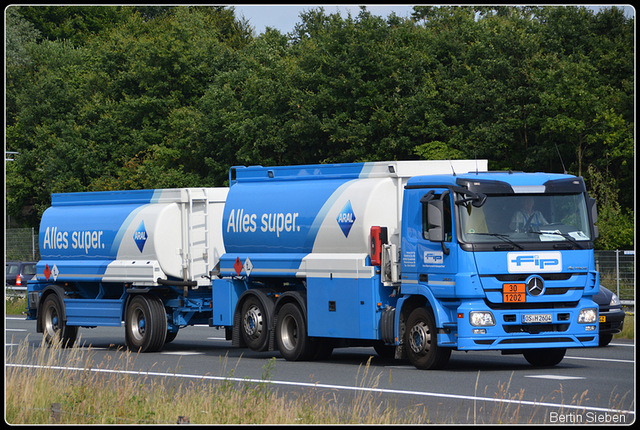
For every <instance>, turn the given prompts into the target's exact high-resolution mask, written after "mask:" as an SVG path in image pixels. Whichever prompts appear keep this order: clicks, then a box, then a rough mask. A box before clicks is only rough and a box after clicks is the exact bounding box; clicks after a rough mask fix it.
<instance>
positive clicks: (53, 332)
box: [42, 294, 78, 348]
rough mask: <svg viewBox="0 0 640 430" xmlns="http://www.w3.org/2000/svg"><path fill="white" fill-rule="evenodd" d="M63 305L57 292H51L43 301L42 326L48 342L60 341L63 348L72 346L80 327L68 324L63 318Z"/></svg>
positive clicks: (50, 343)
mask: <svg viewBox="0 0 640 430" xmlns="http://www.w3.org/2000/svg"><path fill="white" fill-rule="evenodd" d="M62 311H63V305H62V303H60V299H59V298H58V296H57V295H55V294H50V295H48V296H47V298H46V299H44V302H43V303H42V328H43V330H44V337H45V341H46V342H47V344H49V345H52V344H54V343H56V342H58V341H60V345H61V346H62V347H63V348H70V347H72V346H73V344H74V343H75V342H76V338H77V337H78V327H76V326H68V325H67V324H66V322H65V321H64V320H63V312H62Z"/></svg>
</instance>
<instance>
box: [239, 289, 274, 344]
mask: <svg viewBox="0 0 640 430" xmlns="http://www.w3.org/2000/svg"><path fill="white" fill-rule="evenodd" d="M268 320H269V319H268V318H267V312H266V310H265V309H264V306H263V305H262V303H261V302H260V300H259V299H258V298H257V297H255V296H250V297H248V298H247V300H245V302H244V304H243V305H242V338H243V339H244V342H245V343H246V344H247V346H248V347H249V348H250V349H251V350H252V351H264V350H266V349H267V342H268V340H269V336H268V333H269V330H268V329H269V327H268Z"/></svg>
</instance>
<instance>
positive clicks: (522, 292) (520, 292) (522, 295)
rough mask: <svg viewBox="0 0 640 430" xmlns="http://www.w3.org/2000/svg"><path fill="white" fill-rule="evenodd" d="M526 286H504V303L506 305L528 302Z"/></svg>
mask: <svg viewBox="0 0 640 430" xmlns="http://www.w3.org/2000/svg"><path fill="white" fill-rule="evenodd" d="M526 291H527V287H526V285H525V284H502V301H503V302H504V303H524V302H526V301H527V294H526Z"/></svg>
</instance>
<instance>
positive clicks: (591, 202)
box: [588, 197, 599, 240]
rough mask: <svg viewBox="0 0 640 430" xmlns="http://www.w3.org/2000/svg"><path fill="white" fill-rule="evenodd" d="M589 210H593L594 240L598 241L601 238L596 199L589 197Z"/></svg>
mask: <svg viewBox="0 0 640 430" xmlns="http://www.w3.org/2000/svg"><path fill="white" fill-rule="evenodd" d="M588 202H589V209H590V210H591V222H592V223H593V239H594V240H595V239H597V238H598V236H599V233H598V226H597V225H596V223H597V222H598V206H597V205H596V199H594V198H591V197H589V200H588Z"/></svg>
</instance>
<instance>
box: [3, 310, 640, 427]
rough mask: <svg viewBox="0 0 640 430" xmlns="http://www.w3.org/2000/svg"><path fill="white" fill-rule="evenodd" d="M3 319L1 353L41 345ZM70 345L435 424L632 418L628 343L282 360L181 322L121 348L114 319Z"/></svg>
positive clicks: (154, 370) (348, 353)
mask: <svg viewBox="0 0 640 430" xmlns="http://www.w3.org/2000/svg"><path fill="white" fill-rule="evenodd" d="M5 327H6V328H5V334H6V347H7V351H8V352H11V351H12V350H13V351H15V349H16V346H17V345H18V344H20V342H23V341H24V340H25V339H28V343H29V344H30V345H32V346H34V347H35V346H38V345H39V344H40V343H41V340H42V338H41V335H39V334H37V333H36V332H35V322H34V321H26V320H25V319H24V317H21V316H7V317H6V324H5ZM27 336H28V337H27ZM76 347H79V348H86V349H87V350H90V351H91V354H92V357H93V360H94V362H95V363H96V364H100V363H102V362H107V360H108V361H109V362H110V363H111V367H112V368H113V367H114V364H115V363H116V362H117V360H124V359H125V358H126V357H128V358H129V360H131V361H132V362H131V363H130V364H128V365H127V366H119V367H120V368H121V369H126V370H122V371H121V372H122V373H123V374H124V373H129V374H131V373H133V374H139V375H144V376H147V377H149V376H151V377H162V378H173V379H175V381H176V383H179V382H180V381H198V380H200V381H204V382H207V381H220V380H224V379H227V380H228V379H232V380H237V381H238V382H241V383H252V382H261V381H264V380H265V379H268V380H269V381H270V382H271V384H273V386H274V387H276V388H277V390H278V392H282V393H288V392H290V391H299V390H315V391H316V392H317V393H318V394H319V395H323V394H325V393H330V394H331V396H338V397H341V398H344V399H345V401H348V399H350V398H352V397H353V396H355V395H357V394H358V393H362V392H370V393H372V394H373V395H375V396H379V398H380V401H389V402H391V404H395V405H396V407H399V408H405V407H408V406H416V405H424V406H425V407H426V408H428V411H429V417H430V421H431V422H438V423H443V422H444V423H457V424H463V423H464V424H473V423H478V424H487V423H496V422H501V421H503V420H504V418H505V417H508V416H513V415H515V414H516V413H517V416H518V421H517V422H519V423H527V422H529V421H531V422H533V423H549V424H564V423H594V424H598V423H601V424H611V423H625V424H630V423H633V422H634V421H635V407H636V404H635V390H636V386H635V381H636V377H635V376H636V375H635V368H636V367H635V345H634V342H633V341H619V340H614V341H613V342H612V343H611V344H610V345H609V346H608V347H605V348H588V349H569V350H567V353H566V355H565V358H564V360H563V361H562V362H561V363H560V364H558V365H557V366H554V367H547V368H536V367H532V366H531V365H529V364H528V363H527V361H526V360H525V359H524V358H523V357H522V356H521V355H501V354H500V353H499V352H468V353H465V352H458V351H454V352H453V353H452V354H451V359H450V361H449V364H448V365H447V367H446V368H445V369H444V370H438V371H423V370H417V369H415V368H414V367H413V366H412V365H411V364H409V363H408V362H403V361H397V360H386V359H382V358H380V357H378V356H377V355H376V353H375V351H374V350H373V348H342V349H336V350H334V352H333V354H332V355H331V357H330V358H329V359H328V360H323V361H316V362H289V361H286V360H284V359H283V358H281V357H280V353H279V352H277V351H271V352H261V353H257V352H253V351H251V350H249V349H244V348H242V349H241V348H232V347H231V342H230V341H226V340H224V332H222V331H220V330H217V329H214V328H209V327H187V328H185V329H183V330H181V331H180V333H179V334H178V336H177V338H176V339H175V340H174V341H173V342H172V343H170V344H166V345H165V346H164V348H163V349H162V351H160V352H157V353H145V354H125V353H123V351H124V350H126V348H125V344H124V327H122V328H105V327H98V328H95V329H80V338H79V343H78V345H77V346H76ZM12 348H13V349H12ZM370 357H372V358H371V361H370V364H369V367H368V368H367V367H366V364H367V361H368V360H369V358H370ZM271 358H275V361H271V360H270V359H271ZM11 359H12V357H11V355H8V359H7V362H6V365H7V366H12V365H13V364H14V363H12V360H11ZM98 367H99V366H96V370H94V371H96V372H97V371H100V370H99V369H97V368H98Z"/></svg>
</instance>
